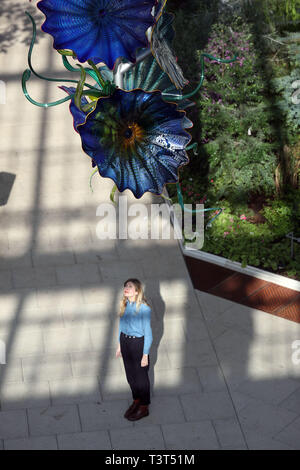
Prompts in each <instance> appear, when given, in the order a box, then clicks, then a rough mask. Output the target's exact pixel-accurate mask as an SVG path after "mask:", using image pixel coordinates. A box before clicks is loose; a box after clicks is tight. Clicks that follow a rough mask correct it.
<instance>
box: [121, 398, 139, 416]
mask: <svg viewBox="0 0 300 470" xmlns="http://www.w3.org/2000/svg"><path fill="white" fill-rule="evenodd" d="M139 403H140V399H139V398H137V399H136V400H134V401H133V402H132V405H130V407H129V408H128V410H127V411H126V413H125V414H124V418H127V419H128V416H129V415H130V414H131V413H132V412H133V411H135V410H136V408H138V406H139Z"/></svg>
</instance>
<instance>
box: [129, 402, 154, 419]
mask: <svg viewBox="0 0 300 470" xmlns="http://www.w3.org/2000/svg"><path fill="white" fill-rule="evenodd" d="M148 414H149V410H148V405H139V406H138V407H137V408H136V409H135V410H134V411H133V413H131V414H130V415H129V416H128V418H127V419H129V421H136V420H137V419H141V418H144V416H148Z"/></svg>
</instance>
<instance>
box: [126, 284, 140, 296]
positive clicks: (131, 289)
mask: <svg viewBox="0 0 300 470" xmlns="http://www.w3.org/2000/svg"><path fill="white" fill-rule="evenodd" d="M136 294H137V291H136V290H135V285H134V284H133V282H127V283H126V284H125V287H124V296H125V297H130V298H131V297H134V296H135V295H136Z"/></svg>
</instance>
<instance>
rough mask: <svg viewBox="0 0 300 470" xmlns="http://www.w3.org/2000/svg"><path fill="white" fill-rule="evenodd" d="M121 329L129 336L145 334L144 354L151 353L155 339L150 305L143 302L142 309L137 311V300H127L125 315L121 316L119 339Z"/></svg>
mask: <svg viewBox="0 0 300 470" xmlns="http://www.w3.org/2000/svg"><path fill="white" fill-rule="evenodd" d="M121 331H122V332H123V333H125V334H126V335H129V336H138V337H141V336H144V349H143V354H149V351H150V347H151V344H152V341H153V336H152V329H151V308H150V307H149V305H146V304H144V303H141V306H140V309H139V311H138V312H137V313H136V302H129V301H127V304H126V307H125V311H124V315H123V316H122V317H120V323H119V341H120V335H121Z"/></svg>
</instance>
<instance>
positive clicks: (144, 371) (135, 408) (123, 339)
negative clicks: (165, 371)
mask: <svg viewBox="0 0 300 470" xmlns="http://www.w3.org/2000/svg"><path fill="white" fill-rule="evenodd" d="M119 316H120V323H119V346H118V348H117V351H116V357H119V356H122V357H123V362H124V367H125V371H126V378H127V381H128V383H129V385H130V388H131V391H132V397H133V403H132V405H131V406H130V407H129V408H128V410H127V411H126V413H125V414H124V417H125V418H127V419H128V420H130V421H135V420H137V419H141V418H143V417H144V416H148V414H149V410H148V405H149V404H150V403H151V401H150V381H149V377H148V371H149V366H150V358H149V350H150V347H151V344H152V340H153V337H152V329H151V308H150V306H149V305H148V303H147V301H146V299H145V297H144V292H143V288H142V284H141V282H140V281H139V280H138V279H127V281H125V282H124V292H123V298H122V300H121V303H120V313H119Z"/></svg>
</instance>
